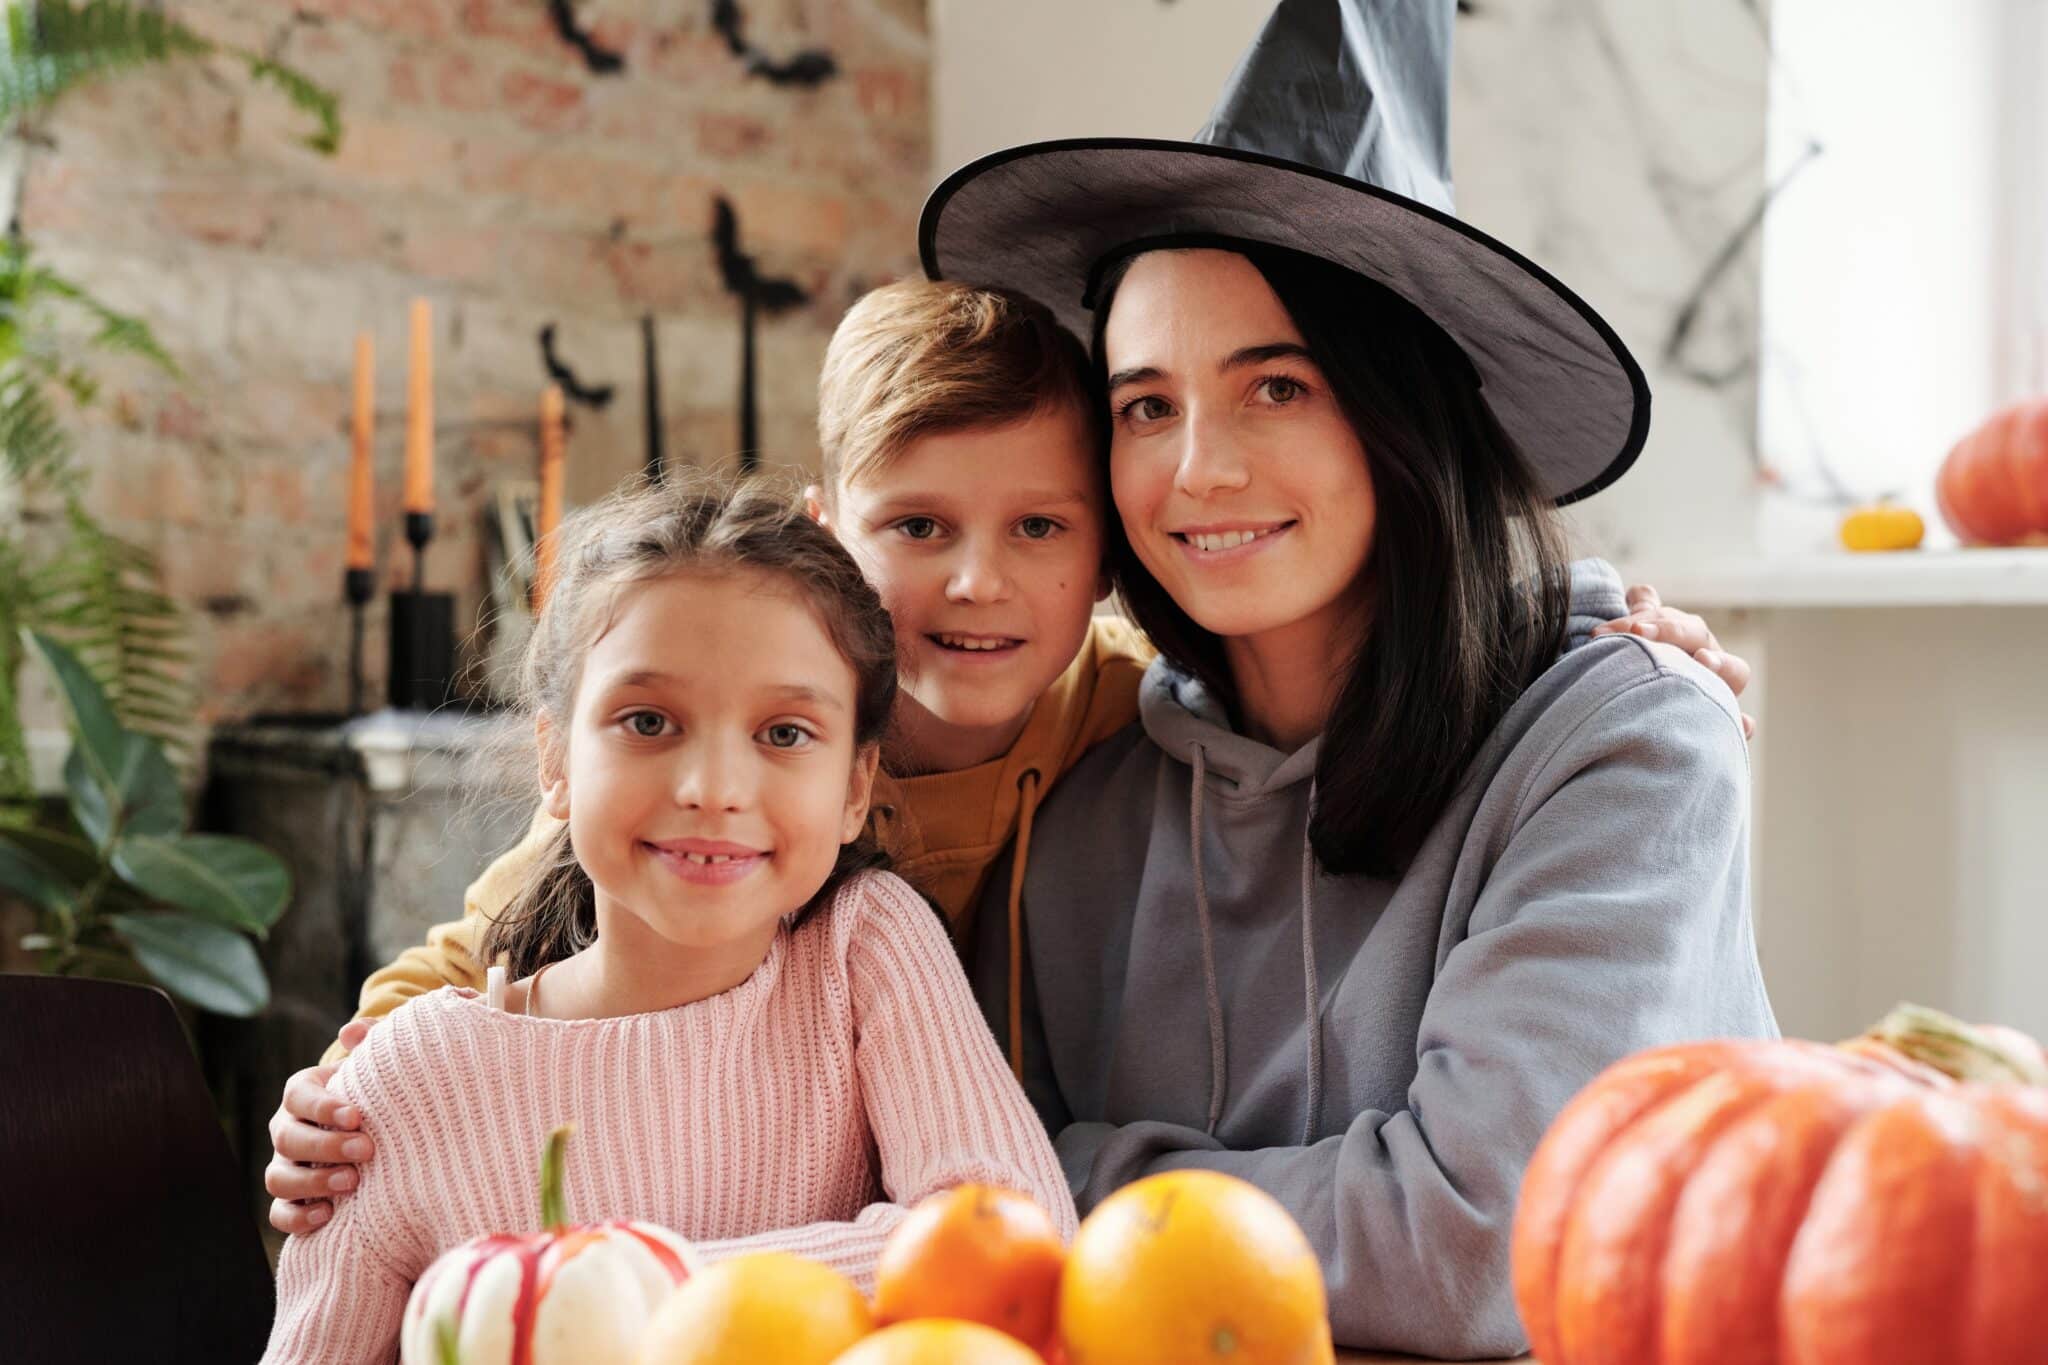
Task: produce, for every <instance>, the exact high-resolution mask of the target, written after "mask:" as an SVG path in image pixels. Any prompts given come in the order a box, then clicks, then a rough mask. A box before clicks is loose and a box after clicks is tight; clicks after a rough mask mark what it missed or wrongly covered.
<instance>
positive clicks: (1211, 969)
mask: <svg viewBox="0 0 2048 1365" xmlns="http://www.w3.org/2000/svg"><path fill="white" fill-rule="evenodd" d="M1194 749H1195V794H1194V799H1193V800H1192V801H1191V802H1189V807H1188V846H1189V847H1190V848H1191V849H1192V850H1193V852H1194V864H1195V919H1196V922H1197V923H1199V924H1200V925H1201V926H1202V989H1203V990H1204V991H1205V992H1206V993H1207V994H1208V997H1209V1121H1208V1124H1207V1125H1206V1126H1205V1127H1204V1128H1203V1129H1202V1131H1203V1132H1205V1133H1207V1134H1209V1136H1211V1137H1214V1136H1215V1135H1216V1122H1217V1120H1218V1119H1220V1118H1222V1117H1223V1081H1224V1066H1223V999H1222V997H1221V996H1220V995H1219V994H1218V993H1217V990H1216V934H1215V932H1214V930H1212V929H1211V928H1210V925H1209V888H1208V886H1207V885H1206V884H1205V883H1204V882H1203V880H1202V788H1203V787H1204V786H1205V785H1207V782H1206V779H1207V776H1208V760H1207V758H1206V757H1205V756H1204V754H1203V753H1202V746H1201V745H1199V744H1197V745H1195V746H1194Z"/></svg>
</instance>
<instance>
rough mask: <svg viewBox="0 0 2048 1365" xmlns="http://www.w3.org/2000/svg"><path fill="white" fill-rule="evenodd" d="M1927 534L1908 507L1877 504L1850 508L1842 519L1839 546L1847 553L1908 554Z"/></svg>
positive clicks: (1918, 516)
mask: <svg viewBox="0 0 2048 1365" xmlns="http://www.w3.org/2000/svg"><path fill="white" fill-rule="evenodd" d="M1926 534H1927V526H1926V524H1925V523H1924V522H1922V521H1921V520H1920V514H1919V513H1918V512H1915V511H1914V510H1913V509H1912V508H1910V507H1894V506H1892V505H1890V504H1889V503H1879V504H1877V505H1875V506H1872V507H1856V508H1851V509H1850V511H1849V514H1848V515H1847V516H1845V517H1843V518H1842V545H1843V546H1844V548H1846V549H1850V550H1911V549H1914V548H1916V547H1917V546H1918V545H1919V544H1920V538H1921V537H1922V536H1924V535H1926Z"/></svg>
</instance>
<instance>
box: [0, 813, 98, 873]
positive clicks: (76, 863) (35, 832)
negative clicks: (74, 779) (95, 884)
mask: <svg viewBox="0 0 2048 1365" xmlns="http://www.w3.org/2000/svg"><path fill="white" fill-rule="evenodd" d="M0 843H7V844H12V845H13V846H14V847H16V848H18V849H20V850H22V851H23V852H24V853H26V854H28V855H29V856H30V857H31V858H34V859H35V860H36V861H37V862H39V863H41V864H42V865H43V866H44V867H47V868H48V869H50V871H52V872H54V873H56V874H57V875H58V876H59V877H61V878H62V879H63V880H65V881H67V882H69V883H71V884H72V885H73V886H84V885H86V884H87V883H88V882H90V881H92V880H93V879H94V878H95V877H97V876H99V874H100V868H101V866H102V863H101V860H100V855H99V851H98V850H97V849H95V848H94V847H93V846H92V845H91V844H89V843H87V842H86V841H85V840H83V839H81V838H79V837H78V836H77V835H75V834H72V833H70V832H69V831H65V830H54V829H39V828H37V827H35V826H32V825H31V826H24V827H21V828H13V827H9V828H5V829H0Z"/></svg>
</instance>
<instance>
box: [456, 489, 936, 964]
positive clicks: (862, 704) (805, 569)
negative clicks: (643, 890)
mask: <svg viewBox="0 0 2048 1365" xmlns="http://www.w3.org/2000/svg"><path fill="white" fill-rule="evenodd" d="M670 479H671V482H668V483H664V484H659V485H654V486H649V487H643V488H640V489H638V490H634V491H628V492H623V493H618V494H614V495H613V496H612V497H610V498H607V499H606V500H605V501H603V502H600V503H598V504H596V505H595V506H592V507H590V508H588V509H586V510H584V511H582V512H579V513H577V514H576V515H575V516H573V517H571V518H569V520H567V521H566V522H564V523H563V525H562V528H561V530H560V532H559V533H558V534H559V535H560V537H561V544H562V549H561V551H560V553H559V555H558V557H557V562H558V563H559V564H560V565H561V568H560V570H559V572H558V573H557V575H556V577H555V580H554V582H553V584H552V585H551V586H550V587H549V588H548V590H547V599H546V603H545V605H543V607H542V608H541V612H540V616H539V618H538V619H537V620H536V621H535V623H534V630H533V638H532V639H531V640H530V641H529V642H528V644H527V647H526V659H525V668H524V670H523V671H522V674H521V691H522V693H523V694H524V698H525V701H526V705H527V708H528V711H529V714H531V715H534V716H545V717H546V718H547V720H548V722H549V724H548V733H549V734H550V736H551V739H550V740H549V743H551V744H556V745H561V744H565V743H567V739H568V734H569V722H570V716H571V713H572V709H573V707H574V705H575V700H576V685H577V682H578V680H579V679H580V678H581V676H582V673H583V663H584V660H585V659H586V658H587V657H588V656H589V654H590V647H591V645H592V644H594V643H595V642H596V641H597V639H598V637H599V636H600V635H602V634H603V633H604V630H605V628H606V626H607V625H608V624H609V623H610V620H611V617H612V615H613V612H614V610H615V609H616V606H617V601H618V589H620V588H621V587H624V586H627V585H629V584H633V583H641V582H646V581H647V580H649V579H654V578H665V577H667V576H669V575H671V574H678V573H688V574H703V575H708V576H719V575H727V574H739V573H758V574H767V575H769V576H772V577H775V578H778V579H781V580H783V581H784V582H786V583H788V584H789V586H791V587H793V588H795V589H796V591H797V592H798V593H799V594H801V595H802V597H803V599H804V600H805V601H806V602H807V603H808V604H809V605H810V608H811V610H812V612H813V613H814V614H815V615H816V616H817V618H818V624H819V625H821V626H822V627H824V629H825V632H826V634H827V635H829V636H830V637H831V640H832V643H833V645H834V646H835V647H836V648H837V649H838V651H839V653H840V654H841V655H842V656H843V657H844V658H845V659H846V662H847V663H848V664H849V665H851V666H852V668H853V676H854V718H853V719H854V724H853V737H854V749H855V752H856V753H859V752H860V751H861V750H864V749H867V748H868V747H870V746H872V745H876V744H879V743H880V742H881V739H882V732H883V731H884V730H885V729H886V728H887V727H888V724H889V712H890V708H891V707H892V706H893V705H894V704H895V701H896V633H895V631H894V629H893V628H892V627H891V625H890V622H889V613H888V611H887V610H886V609H884V608H883V606H882V600H881V598H879V597H878V596H876V595H875V590H874V588H872V587H871V586H869V584H868V581H867V580H866V579H865V578H863V577H862V576H861V572H860V567H859V566H858V565H856V564H855V563H854V562H853V557H852V556H851V555H849V554H847V552H846V549H845V547H844V546H842V545H841V544H840V543H839V542H838V541H837V540H835V539H833V537H832V535H831V533H830V532H828V531H826V530H825V528H824V527H822V526H820V525H818V523H817V522H815V521H813V520H811V518H810V517H808V516H806V515H805V514H804V512H803V509H802V508H801V506H799V504H798V502H797V499H796V497H795V496H794V493H793V492H791V493H782V492H777V491H775V490H773V489H770V488H768V487H766V486H764V485H763V484H762V483H761V482H760V481H759V480H745V481H741V482H738V483H730V484H719V483H713V482H710V481H705V482H702V483H697V484H692V483H689V482H687V481H684V480H683V479H682V477H681V476H680V475H671V476H670ZM528 771H531V769H529V770H528ZM887 862H888V860H887V858H886V857H885V856H884V854H883V852H882V849H881V846H880V844H878V843H877V842H876V841H875V839H874V836H873V835H872V834H870V833H868V832H866V831H863V832H862V834H861V836H860V837H859V838H858V839H855V840H854V841H853V842H852V843H849V844H844V845H842V846H841V847H840V850H839V860H838V862H836V863H835V864H834V865H833V868H832V873H831V875H830V876H828V877H827V878H826V879H825V884H824V885H823V886H822V887H820V888H819V889H818V893H817V894H816V895H815V896H813V897H812V898H811V900H810V903H809V904H808V905H806V906H805V907H804V908H803V910H802V912H801V913H800V914H799V916H798V919H799V921H800V920H801V919H802V918H803V917H805V916H808V915H810V914H811V913H812V912H813V911H815V910H816V909H817V907H819V906H821V905H823V904H825V903H826V902H827V901H829V900H830V899H831V898H832V893H833V892H834V891H836V890H837V889H838V888H839V886H840V884H841V883H842V882H844V881H845V880H846V879H847V878H848V877H850V876H852V875H853V874H854V873H856V872H859V871H863V870H865V869H867V868H871V867H883V866H886V865H887ZM596 937H597V900H596V893H595V891H594V889H593V888H592V886H591V884H590V878H589V876H588V875H587V874H586V873H585V872H584V871H583V868H582V865H581V864H579V863H578V862H577V861H576V855H575V852H574V851H573V850H572V849H571V848H570V846H569V831H568V828H567V826H564V827H563V828H561V829H560V830H558V831H556V833H555V835H554V840H553V842H552V844H551V845H550V846H549V848H548V849H547V851H546V852H545V853H544V854H543V855H542V856H541V857H540V858H539V859H537V860H536V861H535V863H534V867H533V871H532V872H531V874H530V875H529V876H528V878H527V881H526V884H525V885H524V886H522V887H521V888H520V889H519V891H518V892H517V893H515V894H514V895H513V897H512V899H511V900H510V902H509V903H507V905H506V907H505V909H504V910H503V911H501V912H500V913H499V914H498V915H497V916H496V917H495V918H494V919H492V920H491V921H490V924H489V926H488V927H487V928H486V929H485V931H484V941H483V956H484V960H485V961H486V962H497V961H499V960H501V958H502V960H503V961H504V962H505V964H506V967H507V968H508V970H509V971H510V973H511V975H512V976H513V977H514V978H515V979H516V978H519V977H523V976H529V975H531V974H532V973H533V972H534V971H536V970H537V969H539V968H540V967H542V966H544V965H546V964H547V963H550V962H554V961H557V960H559V959H561V958H565V957H568V956H570V955H571V954H574V953H576V952H579V951H581V950H582V949H583V948H586V947H588V946H589V945H590V943H591V942H592V941H593V940H595V939H596Z"/></svg>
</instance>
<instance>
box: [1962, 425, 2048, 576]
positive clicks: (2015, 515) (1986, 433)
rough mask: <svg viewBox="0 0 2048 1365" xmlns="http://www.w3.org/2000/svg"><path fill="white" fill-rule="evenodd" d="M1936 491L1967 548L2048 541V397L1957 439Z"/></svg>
mask: <svg viewBox="0 0 2048 1365" xmlns="http://www.w3.org/2000/svg"><path fill="white" fill-rule="evenodd" d="M1934 492H1935V497H1936V499H1937V500H1938V501H1939V503H1940V504H1941V515H1942V517H1943V518H1944V519H1945V520H1946V521H1947V522H1948V524H1949V526H1950V528H1951V529H1953V530H1954V531H1955V533H1956V535H1957V536H1958V537H1960V538H1961V539H1962V540H1963V541H1964V542H1965V543H1967V544H1971V545H2019V544H2024V543H2026V542H2029V541H2034V542H2039V543H2048V397H2044V398H2034V399H2029V400H2027V401H2026V402H2022V403H2015V404H2013V405H2012V406H2011V407H2008V408H2003V409H2001V410H2000V411H1998V412H1995V413H1993V414H1992V415H1991V416H1990V417H1988V418H1986V419H1985V421H1984V424H1983V425H1982V426H1980V427H1978V428H1977V429H1976V430H1975V431H1973V432H1971V433H1970V434H1969V435H1968V436H1965V437H1964V438H1963V439H1962V440H1960V441H1958V442H1957V443H1956V446H1955V449H1953V450H1951V451H1949V453H1948V458H1947V459H1945V460H1943V461H1942V463H1941V472H1940V473H1939V474H1938V475H1936V476H1935V480H1934Z"/></svg>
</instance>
